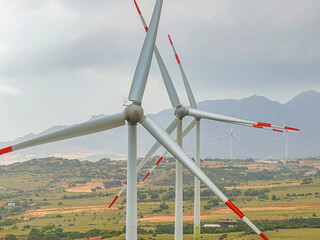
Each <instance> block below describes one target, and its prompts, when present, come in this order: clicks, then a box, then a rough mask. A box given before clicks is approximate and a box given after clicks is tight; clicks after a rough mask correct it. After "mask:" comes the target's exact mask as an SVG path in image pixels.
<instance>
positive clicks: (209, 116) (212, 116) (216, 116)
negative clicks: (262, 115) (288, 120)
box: [188, 108, 300, 131]
mask: <svg viewBox="0 0 320 240" xmlns="http://www.w3.org/2000/svg"><path fill="white" fill-rule="evenodd" d="M188 115H189V116H193V117H199V118H205V119H209V120H214V121H221V122H226V123H232V124H238V125H245V126H248V125H249V126H250V125H251V127H255V128H261V129H267V130H271V131H278V130H277V129H275V128H279V129H286V130H292V131H300V130H299V129H297V128H292V127H286V126H280V125H275V124H271V123H264V122H254V121H250V120H244V119H240V118H235V117H229V116H225V115H221V114H217V113H211V112H206V111H202V110H199V109H193V108H190V109H188Z"/></svg>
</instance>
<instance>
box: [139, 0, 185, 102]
mask: <svg viewBox="0 0 320 240" xmlns="http://www.w3.org/2000/svg"><path fill="white" fill-rule="evenodd" d="M134 4H135V6H136V8H137V11H138V14H139V16H140V19H141V22H142V24H143V26H144V29H145V30H146V32H148V26H147V24H146V21H145V20H144V17H143V15H142V13H141V11H140V8H139V6H138V4H137V2H136V0H134ZM154 54H155V56H156V59H157V62H158V66H159V68H160V72H161V76H162V79H163V82H164V84H165V86H166V89H167V92H168V95H169V98H170V101H171V104H172V107H174V108H176V107H177V106H179V105H181V102H180V99H179V97H178V94H177V91H176V89H175V87H174V85H173V82H172V79H171V77H170V75H169V72H168V70H167V68H166V66H165V64H164V62H163V60H162V57H161V55H160V52H159V50H158V48H157V46H156V45H155V46H154Z"/></svg>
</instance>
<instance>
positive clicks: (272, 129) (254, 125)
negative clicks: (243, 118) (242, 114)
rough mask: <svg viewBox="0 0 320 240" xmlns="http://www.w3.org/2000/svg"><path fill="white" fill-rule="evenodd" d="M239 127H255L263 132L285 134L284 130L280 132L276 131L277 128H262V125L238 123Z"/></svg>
mask: <svg viewBox="0 0 320 240" xmlns="http://www.w3.org/2000/svg"><path fill="white" fill-rule="evenodd" d="M238 125H242V126H247V127H254V128H259V129H263V130H268V131H274V132H281V133H283V131H282V130H279V129H276V128H272V127H264V126H260V125H256V124H244V123H238Z"/></svg>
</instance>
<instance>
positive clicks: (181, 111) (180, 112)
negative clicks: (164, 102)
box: [174, 105, 188, 120]
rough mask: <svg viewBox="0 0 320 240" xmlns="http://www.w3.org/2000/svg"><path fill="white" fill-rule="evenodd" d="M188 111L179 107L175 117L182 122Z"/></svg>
mask: <svg viewBox="0 0 320 240" xmlns="http://www.w3.org/2000/svg"><path fill="white" fill-rule="evenodd" d="M187 113H188V111H187V109H186V108H185V107H183V106H181V105H179V106H178V107H177V108H176V110H175V111H174V115H176V116H177V117H178V118H179V119H180V120H181V119H182V118H184V117H185V116H186V115H187Z"/></svg>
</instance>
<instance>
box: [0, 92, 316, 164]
mask: <svg viewBox="0 0 320 240" xmlns="http://www.w3.org/2000/svg"><path fill="white" fill-rule="evenodd" d="M198 107H199V109H202V110H205V111H210V112H215V113H219V114H224V115H228V116H234V117H238V118H243V119H248V120H253V121H263V122H271V123H275V124H279V125H282V124H283V122H282V120H281V119H280V116H281V117H282V119H283V121H284V123H285V125H286V126H292V127H297V128H299V129H301V132H299V133H295V132H289V133H288V151H289V158H298V157H304V156H317V155H320V141H319V139H320V124H319V123H320V93H319V92H316V91H313V90H310V91H306V92H302V93H301V94H299V95H298V96H296V97H294V98H293V99H292V100H290V101H288V102H287V103H284V104H281V103H279V102H276V101H271V100H269V99H268V98H266V97H263V96H257V95H253V96H250V97H248V98H243V99H241V100H234V99H225V100H206V101H202V102H199V103H198ZM102 116H104V115H98V116H92V118H91V119H95V118H99V117H102ZM152 117H153V118H154V119H155V120H157V121H158V122H159V123H160V124H161V125H162V126H165V125H166V123H168V122H169V121H170V119H172V117H173V110H172V109H167V110H164V111H161V112H159V113H157V114H153V115H152ZM189 121H191V118H190V117H186V118H185V119H184V121H183V124H184V125H186V124H187V123H188V122H189ZM64 127H67V126H54V127H51V128H49V129H47V130H46V131H44V132H42V133H40V134H37V135H36V134H33V133H30V134H28V135H25V136H23V137H20V138H18V139H16V140H15V141H13V142H0V148H2V147H6V146H9V145H13V144H15V143H18V142H21V141H25V140H28V139H31V138H33V137H35V136H40V135H42V134H45V133H50V132H53V131H56V130H59V129H62V128H64ZM230 130H231V125H230V124H226V123H221V122H213V121H209V120H201V158H206V157H210V158H228V157H229V156H230V136H229V137H225V138H223V139H221V140H219V141H216V140H217V139H218V138H221V137H223V136H225V135H228V134H229V133H230ZM233 132H234V133H235V134H236V135H237V136H239V137H240V138H241V139H242V141H239V140H238V139H235V138H234V139H233V157H234V158H256V159H271V158H273V159H281V158H283V157H284V152H285V134H283V133H276V132H271V131H265V130H261V129H255V128H251V127H244V126H238V125H235V126H234V129H233ZM138 135H139V138H138V155H139V156H141V157H143V155H144V154H145V153H146V152H147V151H148V149H149V148H150V147H151V145H152V144H153V142H154V140H153V138H152V137H151V136H150V135H149V134H148V133H147V132H146V131H145V130H144V129H143V128H141V126H139V127H138ZM194 136H195V132H194V130H192V131H191V132H190V133H189V135H187V136H186V137H185V139H184V141H183V146H184V149H185V150H186V151H187V152H188V153H189V154H190V155H191V156H193V154H194V152H195V149H194V148H195V140H194V139H195V138H194ZM164 151H165V150H163V149H161V150H159V151H158V152H157V154H162V153H163V152H164ZM126 154H127V128H125V127H122V128H116V129H113V130H110V131H106V132H101V133H97V134H93V135H89V136H84V137H79V138H75V139H69V140H64V141H60V142H56V143H51V144H45V145H42V146H37V147H33V148H29V149H25V150H21V151H17V152H13V153H11V154H7V155H3V156H0V161H1V163H2V164H9V163H12V162H16V161H25V160H29V159H32V158H39V157H48V156H56V157H65V158H71V159H75V158H76V159H80V160H91V161H96V160H99V159H102V158H105V157H110V158H111V159H125V158H126Z"/></svg>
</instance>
